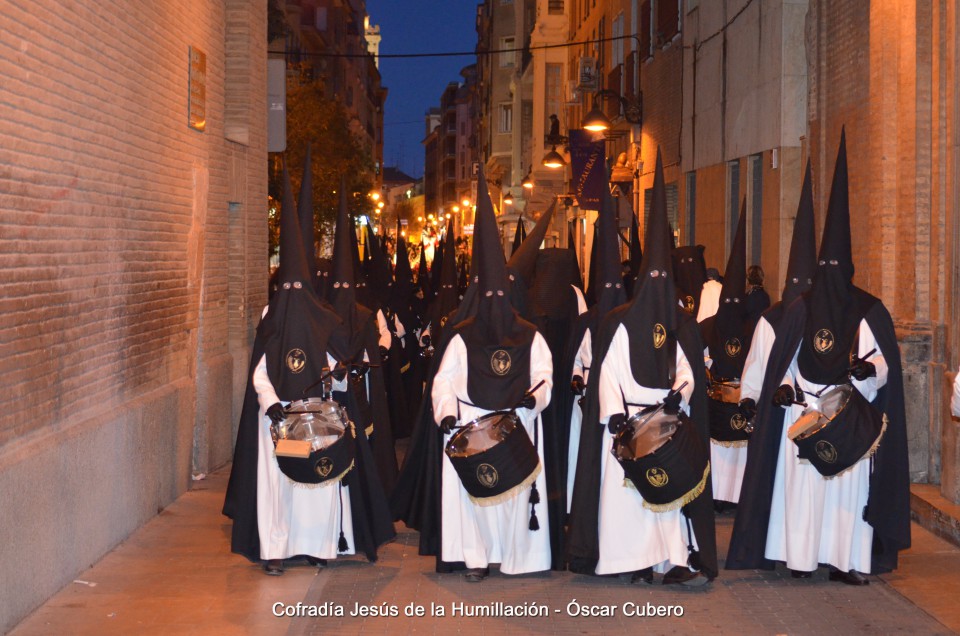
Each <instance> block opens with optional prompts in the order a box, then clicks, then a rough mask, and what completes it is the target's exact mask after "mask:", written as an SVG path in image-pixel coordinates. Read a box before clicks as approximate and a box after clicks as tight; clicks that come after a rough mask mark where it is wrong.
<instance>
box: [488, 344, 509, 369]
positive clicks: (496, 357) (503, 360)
mask: <svg viewBox="0 0 960 636" xmlns="http://www.w3.org/2000/svg"><path fill="white" fill-rule="evenodd" d="M510 365H511V360H510V354H509V353H507V352H506V351H504V350H503V349H497V350H496V351H494V352H493V355H492V356H490V368H491V369H493V372H494V373H496V374H497V375H506V374H508V373H509V372H510Z"/></svg>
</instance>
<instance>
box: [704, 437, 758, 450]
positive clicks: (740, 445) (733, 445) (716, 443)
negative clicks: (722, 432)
mask: <svg viewBox="0 0 960 636" xmlns="http://www.w3.org/2000/svg"><path fill="white" fill-rule="evenodd" d="M710 443H711V444H713V445H714V446H723V447H724V448H743V447H744V446H746V445H747V444H749V443H750V442H749V440H745V439H739V440H737V441H735V442H721V441H720V440H718V439H713V438H712V437H711V438H710Z"/></svg>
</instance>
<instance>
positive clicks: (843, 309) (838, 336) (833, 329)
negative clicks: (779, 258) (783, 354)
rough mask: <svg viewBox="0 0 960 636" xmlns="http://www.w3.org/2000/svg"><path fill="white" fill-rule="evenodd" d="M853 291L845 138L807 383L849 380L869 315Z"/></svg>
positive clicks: (805, 369)
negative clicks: (852, 356)
mask: <svg viewBox="0 0 960 636" xmlns="http://www.w3.org/2000/svg"><path fill="white" fill-rule="evenodd" d="M853 289H854V286H853V254H852V247H851V241H850V207H849V201H848V197H847V144H846V136H845V135H843V134H841V136H840V150H839V152H838V154H837V165H836V168H835V169H834V173H833V185H832V187H831V188H830V202H829V204H828V207H827V220H826V223H825V224H824V227H823V241H822V242H821V243H820V255H819V257H818V259H817V271H816V274H815V275H814V279H813V286H812V287H811V288H810V291H809V292H808V294H807V296H806V297H807V321H806V331H805V333H804V338H803V344H802V345H801V347H800V356H799V358H798V359H797V362H798V364H799V366H800V373H801V374H802V375H803V377H805V378H807V379H809V380H812V381H813V382H816V383H818V384H832V383H834V382H837V381H838V379H843V378H845V377H846V374H847V367H848V366H849V364H850V360H849V355H850V349H851V347H852V346H853V344H854V337H855V335H856V333H857V326H858V325H859V324H860V320H861V319H862V318H863V313H864V312H863V310H862V308H861V307H859V306H858V303H857V298H856V296H855V295H854V294H853V293H852V291H853Z"/></svg>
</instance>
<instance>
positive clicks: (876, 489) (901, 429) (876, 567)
mask: <svg viewBox="0 0 960 636" xmlns="http://www.w3.org/2000/svg"><path fill="white" fill-rule="evenodd" d="M855 291H856V292H857V293H858V295H859V296H860V302H859V306H860V308H861V310H862V311H864V314H863V317H864V319H865V320H866V321H867V324H868V325H869V326H870V330H871V331H872V332H873V335H874V337H875V338H876V341H877V345H878V346H879V348H880V353H882V354H883V357H884V359H885V360H886V363H887V383H886V385H884V386H883V388H881V389H880V390H879V391H878V392H877V397H876V398H875V399H874V401H873V405H874V406H876V407H877V408H878V409H880V411H881V412H883V413H886V415H887V419H888V424H887V430H886V433H885V434H884V437H883V439H882V440H881V442H880V445H879V446H878V447H877V452H876V453H875V454H874V456H873V472H872V474H871V475H870V494H869V496H868V499H867V510H866V515H865V518H866V521H867V522H868V523H869V524H870V525H871V526H873V549H872V557H871V568H872V573H874V574H879V573H883V572H890V571H892V570H893V569H894V568H896V567H897V553H898V552H899V551H900V550H905V549H907V548H909V547H910V474H909V466H908V462H907V430H906V413H905V410H904V402H903V368H902V366H901V362H900V348H899V346H898V344H897V337H896V333H895V331H894V327H893V319H892V318H891V317H890V314H889V312H888V311H887V309H886V308H885V307H884V306H883V303H881V302H880V301H879V300H878V299H876V298H873V297H872V296H869V295H868V294H866V293H865V292H862V291H860V290H855ZM871 299H872V300H871ZM782 311H783V315H782V318H781V319H780V320H779V321H778V322H779V325H778V327H777V329H776V332H775V333H776V340H775V342H774V344H773V349H772V350H771V351H770V358H769V361H768V363H767V373H766V375H765V376H764V379H763V388H762V390H761V393H760V400H759V403H758V405H757V408H758V412H757V422H758V425H757V427H756V430H755V431H754V432H753V435H752V436H751V437H750V442H749V446H748V447H747V465H746V469H745V471H744V476H743V490H742V491H741V494H740V504H739V507H738V509H737V517H736V520H735V521H734V526H733V536H732V537H731V540H730V550H729V552H728V554H727V563H726V567H727V569H730V570H743V569H755V568H762V569H767V570H770V569H773V568H774V562H773V561H770V560H769V559H767V558H765V557H764V553H765V550H766V546H767V527H768V525H769V522H770V502H771V499H772V497H773V484H774V479H775V477H776V472H777V462H778V460H779V456H780V440H781V438H782V436H783V426H784V421H783V420H784V413H785V410H784V409H783V408H781V407H777V406H774V405H773V402H772V401H771V400H772V398H773V394H774V392H775V391H776V390H777V387H778V386H780V381H781V380H782V379H783V376H784V375H785V374H786V371H787V368H788V367H789V366H790V363H791V362H792V361H793V358H794V355H795V354H796V352H797V347H798V346H799V345H800V339H801V337H802V335H803V331H804V326H805V324H806V316H807V305H806V296H802V297H801V298H798V299H797V300H796V301H794V302H793V303H792V304H791V305H790V306H789V307H787V308H786V310H782Z"/></svg>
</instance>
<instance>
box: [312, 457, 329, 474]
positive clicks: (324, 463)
mask: <svg viewBox="0 0 960 636" xmlns="http://www.w3.org/2000/svg"><path fill="white" fill-rule="evenodd" d="M314 470H316V471H317V474H318V475H320V477H322V478H324V479H326V478H327V477H329V476H330V473H331V472H333V460H331V459H330V458H329V457H321V458H320V459H319V460H318V461H317V465H316V466H315V467H314Z"/></svg>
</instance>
